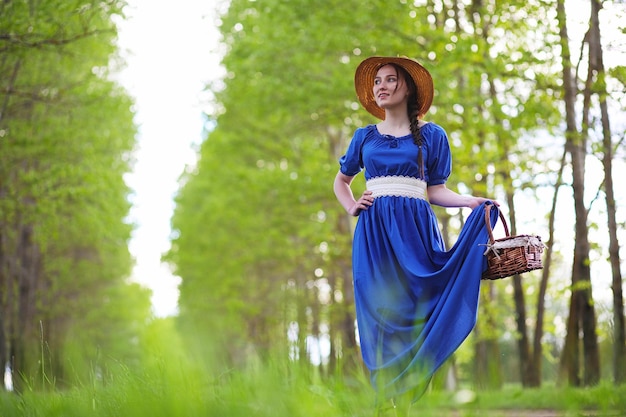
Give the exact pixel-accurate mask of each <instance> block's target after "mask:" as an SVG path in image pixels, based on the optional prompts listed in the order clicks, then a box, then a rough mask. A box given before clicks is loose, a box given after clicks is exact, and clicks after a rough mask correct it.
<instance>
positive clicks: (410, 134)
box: [373, 122, 430, 139]
mask: <svg viewBox="0 0 626 417" xmlns="http://www.w3.org/2000/svg"><path fill="white" fill-rule="evenodd" d="M427 124H430V122H425V123H424V124H422V126H421V127H424V126H426V125H427ZM373 126H374V130H375V131H376V133H377V134H378V136H381V137H384V138H387V137H388V138H394V139H406V138H410V137H413V134H412V133H411V132H409V133H407V134H406V135H402V136H394V135H391V134H389V133H381V131H380V130H378V125H377V124H374V125H373Z"/></svg>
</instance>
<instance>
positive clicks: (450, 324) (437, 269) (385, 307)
mask: <svg viewBox="0 0 626 417" xmlns="http://www.w3.org/2000/svg"><path fill="white" fill-rule="evenodd" d="M485 204H492V203H491V202H487V203H484V204H483V205H481V206H479V207H477V208H476V209H474V210H473V211H472V213H471V214H470V215H469V216H468V218H467V220H466V222H465V224H464V226H463V228H462V230H461V233H460V234H459V237H458V239H457V241H456V243H455V244H454V246H453V247H452V248H451V249H450V250H446V248H445V247H444V242H443V239H442V236H441V232H440V230H439V225H438V223H437V219H436V217H435V214H434V212H433V211H432V209H431V207H430V204H429V203H428V202H427V201H424V200H420V199H415V198H408V197H395V196H385V197H378V198H376V200H375V201H374V204H373V206H371V207H370V208H369V209H367V210H365V211H363V212H361V213H360V215H359V219H358V222H357V226H356V229H355V234H354V245H353V274H354V290H355V303H356V313H357V323H358V331H359V338H360V342H361V351H362V355H363V359H364V362H365V365H366V366H367V368H368V369H369V370H370V372H371V381H372V384H373V385H374V387H375V388H376V390H377V391H378V392H379V394H380V395H382V396H383V397H384V398H392V397H395V396H397V395H400V394H403V393H407V392H411V393H412V394H413V395H414V399H417V398H419V396H421V395H422V393H423V392H424V390H425V389H426V387H427V386H428V383H429V382H430V379H431V378H432V375H433V374H434V373H435V371H436V370H437V369H438V368H439V367H440V366H441V365H442V364H443V363H444V362H445V360H446V359H447V358H449V357H450V355H452V353H454V351H455V350H456V349H457V348H458V347H459V346H460V345H461V343H462V342H463V341H464V340H465V338H466V337H467V336H468V335H469V333H470V332H471V330H472V328H473V327H474V325H475V324H476V315H477V310H478V296H479V289H480V282H481V276H482V273H483V271H484V270H485V268H486V260H485V256H484V255H483V253H484V251H485V246H483V245H484V244H485V243H487V241H488V240H489V236H488V233H487V229H486V227H485ZM494 208H496V209H495V210H491V223H492V226H493V225H495V223H496V221H497V220H498V210H497V207H494Z"/></svg>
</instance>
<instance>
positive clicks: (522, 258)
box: [482, 205, 544, 280]
mask: <svg viewBox="0 0 626 417" xmlns="http://www.w3.org/2000/svg"><path fill="white" fill-rule="evenodd" d="M490 210H491V205H487V206H486V210H485V223H486V225H487V231H488V232H489V243H488V244H487V245H486V246H487V251H486V252H485V255H486V256H487V269H486V270H485V272H484V273H483V276H482V279H486V280H494V279H501V278H506V277H510V276H513V275H518V274H523V273H524V272H529V271H533V270H535V269H541V268H543V264H542V262H541V255H542V254H543V248H544V244H543V242H542V241H541V237H540V236H532V235H516V236H510V234H509V228H508V225H507V223H506V220H505V218H504V216H503V215H502V212H500V213H499V215H500V220H502V222H503V226H504V231H505V233H506V237H503V238H501V239H494V238H493V230H492V228H491V222H490V216H489V213H490Z"/></svg>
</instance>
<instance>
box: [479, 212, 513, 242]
mask: <svg viewBox="0 0 626 417" xmlns="http://www.w3.org/2000/svg"><path fill="white" fill-rule="evenodd" d="M492 205H493V203H490V204H486V205H485V224H486V225H487V233H489V242H490V243H493V242H495V239H494V238H493V229H492V228H491V216H490V214H491V206H492ZM498 214H499V216H500V220H502V225H503V226H504V233H505V234H506V236H507V237H509V236H510V233H509V225H508V224H507V223H506V219H505V218H504V215H503V214H502V211H501V210H498Z"/></svg>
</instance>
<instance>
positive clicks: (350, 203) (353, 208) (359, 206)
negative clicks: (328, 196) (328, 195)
mask: <svg viewBox="0 0 626 417" xmlns="http://www.w3.org/2000/svg"><path fill="white" fill-rule="evenodd" d="M353 179H354V177H353V176H352V177H349V176H347V175H345V174H343V173H341V171H339V172H337V176H336V177H335V182H334V184H333V189H334V191H335V196H337V200H339V203H341V205H342V206H343V208H344V209H345V210H346V211H347V212H348V214H350V215H351V216H358V215H359V213H360V212H361V210H367V208H368V207H369V206H371V205H372V203H373V202H374V197H372V192H371V191H367V190H366V191H364V192H363V194H362V195H361V197H360V198H359V199H358V201H357V200H356V199H355V198H354V194H352V189H351V188H350V184H351V183H352V180H353Z"/></svg>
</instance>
